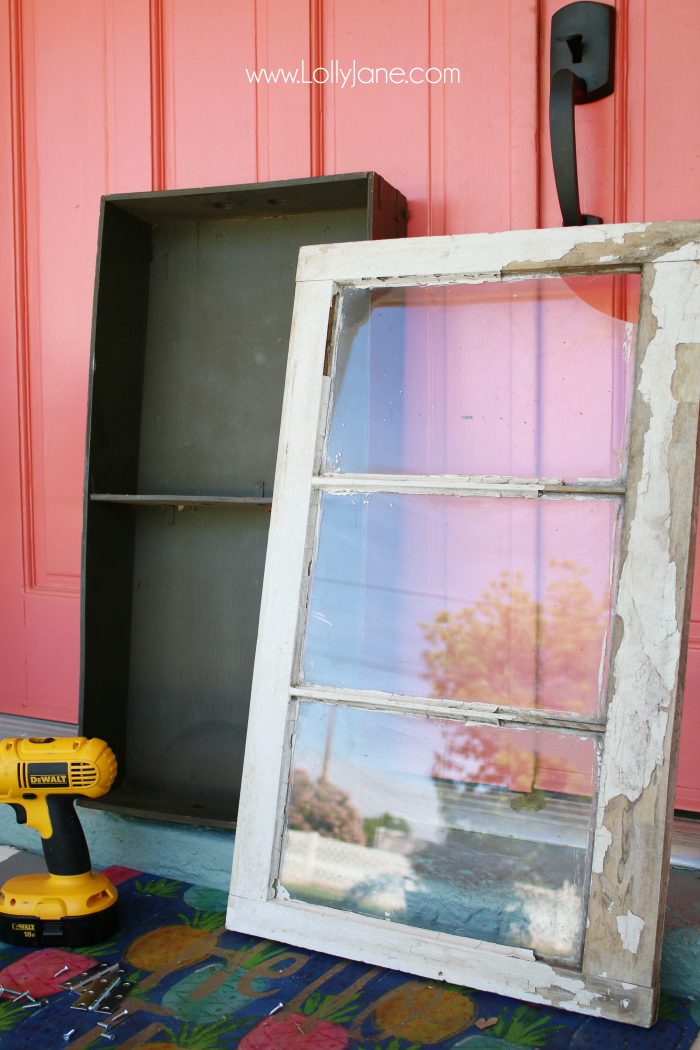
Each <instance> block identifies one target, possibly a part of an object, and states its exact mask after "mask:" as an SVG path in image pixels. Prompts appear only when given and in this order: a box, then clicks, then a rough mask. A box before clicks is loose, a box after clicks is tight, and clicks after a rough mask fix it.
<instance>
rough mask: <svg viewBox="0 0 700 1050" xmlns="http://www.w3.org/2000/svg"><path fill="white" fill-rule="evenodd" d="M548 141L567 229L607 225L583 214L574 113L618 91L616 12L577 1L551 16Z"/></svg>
mask: <svg viewBox="0 0 700 1050" xmlns="http://www.w3.org/2000/svg"><path fill="white" fill-rule="evenodd" d="M550 68H551V86H550V97H549V137H550V141H551V145H552V164H553V166H554V180H555V182H556V187H557V196H558V197H559V206H560V208H561V214H562V219H563V224H564V226H590V225H593V224H595V223H599V222H602V220H601V219H600V218H599V217H598V216H597V215H584V214H583V212H582V211H581V204H580V197H579V188H578V169H577V165H576V123H575V110H576V106H577V105H578V104H579V103H586V102H596V101H597V100H598V99H599V98H605V96H606V95H610V94H611V93H612V91H613V86H614V76H615V8H614V7H610V6H609V5H608V4H602V3H595V2H593V0H578V2H577V3H573V4H568V5H567V6H566V7H562V8H560V9H559V10H558V11H557V12H556V13H555V14H554V15H553V16H552V44H551V63H550Z"/></svg>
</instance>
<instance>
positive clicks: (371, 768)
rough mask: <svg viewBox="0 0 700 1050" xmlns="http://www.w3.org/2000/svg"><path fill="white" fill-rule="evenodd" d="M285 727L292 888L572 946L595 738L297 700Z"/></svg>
mask: <svg viewBox="0 0 700 1050" xmlns="http://www.w3.org/2000/svg"><path fill="white" fill-rule="evenodd" d="M295 740H296V743H295V749H294V754H293V759H292V781H291V788H290V798H289V804H288V807H287V811H286V812H287V826H286V828H285V839H284V853H283V861H282V869H281V877H280V881H281V883H282V886H283V888H284V890H285V891H286V892H287V893H289V894H290V895H291V897H293V898H294V899H296V900H301V901H306V902H309V903H312V904H323V905H327V906H329V907H332V908H339V909H341V910H344V911H352V912H356V913H359V914H362V915H372V916H378V917H380V918H383V919H386V920H389V921H392V922H399V923H406V924H409V925H411V926H419V927H421V928H423V929H427V930H434V931H440V932H445V933H451V934H457V935H461V936H466V937H474V938H479V939H483V940H487V941H493V942H496V943H498V944H507V945H513V946H516V947H523V948H532V949H533V950H534V951H536V952H538V953H539V954H541V955H542V956H544V957H547V958H550V959H555V960H559V961H562V962H574V961H577V960H578V958H579V955H580V949H581V938H582V926H583V916H584V910H585V903H586V902H585V895H586V886H587V883H588V861H587V859H586V853H587V847H588V841H589V830H590V821H591V817H592V802H591V799H592V796H593V793H594V786H595V781H596V745H595V744H594V743H593V742H592V741H591V739H589V738H582V737H579V736H576V735H574V734H571V733H564V732H555V731H553V730H546V729H537V730H535V729H532V730H530V729H528V730H517V729H495V728H490V727H489V728H484V727H481V726H472V725H465V724H459V723H456V722H452V721H447V720H440V719H429V720H428V719H425V718H412V717H409V716H406V715H398V714H386V713H381V712H377V711H368V710H361V709H353V708H348V707H342V706H338V707H330V706H327V705H325V704H316V703H308V702H302V703H300V705H299V721H298V725H297V733H296V737H295Z"/></svg>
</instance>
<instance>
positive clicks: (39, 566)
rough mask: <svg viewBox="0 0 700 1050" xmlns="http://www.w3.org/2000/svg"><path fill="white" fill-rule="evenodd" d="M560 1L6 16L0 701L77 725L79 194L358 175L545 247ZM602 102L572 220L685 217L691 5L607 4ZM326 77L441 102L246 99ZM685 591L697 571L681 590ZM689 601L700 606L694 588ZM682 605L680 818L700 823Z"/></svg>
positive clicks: (460, 226)
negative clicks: (420, 78) (404, 72)
mask: <svg viewBox="0 0 700 1050" xmlns="http://www.w3.org/2000/svg"><path fill="white" fill-rule="evenodd" d="M565 2H566V0H531V2H528V3H524V2H523V0H470V2H469V3H465V2H464V0H382V3H381V4H378V3H376V2H374V0H65V2H64V3H61V4H56V3H54V2H52V0H5V2H4V4H3V7H2V15H1V17H0V32H1V33H2V38H1V46H2V49H3V55H4V61H3V62H2V69H1V70H0V76H1V77H2V89H3V90H2V92H1V93H0V99H1V100H2V101H1V102H0V135H1V136H2V142H3V145H4V146H5V150H4V155H5V156H6V157H11V158H12V164H11V165H5V166H3V170H2V174H1V175H0V178H2V180H3V181H2V202H1V203H0V207H1V208H2V216H3V221H4V226H3V228H4V229H6V230H8V231H11V236H9V237H6V238H4V239H3V242H2V247H1V248H0V268H2V273H3V275H4V276H5V280H4V281H2V282H1V287H0V325H1V328H0V331H1V332H2V346H3V354H2V356H1V360H0V370H1V371H0V399H1V400H0V409H1V410H2V411H1V412H0V420H1V422H0V426H1V427H2V428H3V431H2V440H1V441H0V448H1V451H0V456H2V468H3V469H2V471H1V472H0V485H2V492H1V493H0V496H1V497H2V500H1V503H2V505H1V507H0V538H1V539H2V554H1V555H0V637H1V638H2V642H1V643H0V644H1V646H2V649H1V650H0V653H1V655H2V660H0V668H1V670H0V704H1V705H2V707H3V708H4V709H5V710H7V711H8V712H13V713H17V712H19V713H30V714H32V715H35V716H37V717H50V718H57V719H60V718H65V719H67V720H71V719H74V718H75V717H76V711H77V696H78V687H77V675H78V589H79V548H80V532H81V507H82V503H81V487H82V464H83V445H84V419H85V392H86V383H87V363H88V353H89V341H90V314H91V304H92V287H93V272H94V260H95V245H96V233H97V216H98V205H99V197H100V195H101V194H102V193H106V192H120V191H128V190H139V189H149V188H154V189H160V188H178V187H185V186H196V185H215V184H226V183H236V182H245V181H255V180H266V179H280V178H297V177H303V176H306V175H309V174H333V173H334V172H342V171H353V170H364V169H373V170H377V171H380V172H381V173H382V174H383V175H384V176H385V177H386V178H387V179H389V181H390V182H392V183H393V184H394V185H396V186H397V187H398V188H400V189H401V190H402V191H403V192H404V193H405V194H406V195H407V197H408V198H409V202H410V209H411V218H410V223H409V232H410V233H411V234H413V235H422V234H442V233H463V232H474V231H486V230H499V229H525V228H529V227H536V226H548V225H552V226H557V225H559V224H560V222H561V219H560V215H559V211H558V206H557V202H556V195H555V192H554V181H553V175H552V171H551V161H550V153H549V149H550V147H549V132H548V120H547V106H548V100H549V25H550V20H551V16H552V13H553V12H554V10H556V9H557V8H558V7H561V6H563V4H564V3H565ZM615 6H616V8H617V11H618V53H617V80H616V90H615V94H614V95H613V96H612V97H611V98H609V99H606V100H604V101H602V102H600V103H596V104H594V105H591V106H581V107H577V115H576V119H577V130H578V145H579V167H580V181H581V197H582V203H583V207H584V210H589V211H592V212H595V213H597V214H600V215H602V216H603V217H604V219H606V220H610V221H612V220H615V221H625V220H630V221H633V220H637V219H639V220H642V219H646V220H654V219H670V218H688V217H693V216H694V215H697V212H698V209H697V204H696V198H697V189H696V187H697V183H698V175H699V170H698V169H699V168H700V125H698V122H697V121H695V120H694V119H693V115H692V113H691V112H689V107H691V101H690V100H692V98H693V97H694V88H695V83H694V69H695V63H694V55H693V47H694V43H695V41H696V40H697V38H698V34H699V33H700V6H698V5H697V4H695V3H693V0H666V2H665V3H664V4H663V5H662V4H658V3H656V2H649V0H615ZM333 60H337V61H338V62H339V63H340V65H342V66H348V65H350V64H351V63H352V62H353V60H356V61H357V63H358V65H367V66H385V67H387V68H388V69H391V68H393V67H396V66H403V67H406V68H410V67H411V66H420V67H427V66H430V65H432V66H437V67H439V68H444V67H456V68H458V69H459V70H460V75H461V83H459V84H452V85H450V84H443V85H437V86H434V87H428V86H427V85H425V84H421V85H418V84H416V85H391V84H387V85H358V86H356V87H354V88H350V87H345V88H343V87H341V86H340V85H338V84H334V85H332V84H326V85H323V86H321V85H309V84H302V83H298V84H293V85H292V84H283V83H277V84H265V83H260V84H257V85H256V84H252V83H249V81H248V78H247V76H246V73H245V70H246V68H248V69H249V70H251V71H253V70H257V69H259V68H261V67H262V66H266V67H267V68H269V69H272V70H276V69H291V70H293V69H295V68H298V67H300V63H301V62H302V61H303V62H304V63H305V69H306V73H307V77H308V75H309V73H310V71H311V70H312V69H313V68H314V67H316V66H320V65H325V66H330V64H331V63H332V61H333ZM697 572H698V575H700V568H698V570H697ZM696 594H697V595H700V585H699V586H698V587H697V588H696ZM699 746H700V597H696V600H695V603H694V606H693V624H692V625H691V633H690V651H689V656H688V690H687V696H686V705H685V715H684V732H683V737H682V745H681V757H680V773H679V792H678V802H679V805H681V806H684V807H686V808H690V809H700V777H698V775H697V773H696V769H695V764H694V763H693V762H692V760H691V752H692V751H693V749H697V747H699Z"/></svg>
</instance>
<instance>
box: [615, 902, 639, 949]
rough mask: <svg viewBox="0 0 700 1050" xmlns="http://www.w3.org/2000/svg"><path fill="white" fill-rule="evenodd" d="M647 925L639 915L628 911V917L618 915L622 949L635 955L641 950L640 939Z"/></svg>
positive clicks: (618, 929)
mask: <svg viewBox="0 0 700 1050" xmlns="http://www.w3.org/2000/svg"><path fill="white" fill-rule="evenodd" d="M645 925H646V923H645V922H644V919H641V918H640V917H639V915H635V914H634V912H631V911H628V912H627V914H626V915H618V917H617V932H618V933H619V934H620V940H621V941H622V947H623V948H624V949H625V951H626V952H632V953H635V952H636V951H637V949H638V948H639V939H640V937H641V936H642V930H643V929H644V927H645Z"/></svg>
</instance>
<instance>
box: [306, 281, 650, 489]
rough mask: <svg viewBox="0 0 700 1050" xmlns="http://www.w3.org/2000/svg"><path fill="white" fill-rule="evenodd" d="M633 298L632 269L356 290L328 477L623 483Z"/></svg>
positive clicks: (339, 371) (342, 337) (341, 355)
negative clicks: (398, 475) (433, 476)
mask: <svg viewBox="0 0 700 1050" xmlns="http://www.w3.org/2000/svg"><path fill="white" fill-rule="evenodd" d="M638 302H639V276H638V275H636V274H627V275H618V276H615V277H613V276H612V275H604V276H590V277H583V276H575V277H567V278H561V277H551V278H546V279H530V280H519V281H503V282H494V283H490V284H480V285H473V284H472V285H450V286H446V287H445V286H443V287H420V288H415V287H412V288H388V289H367V288H360V289H348V290H347V291H346V292H345V293H344V296H343V312H342V321H341V326H340V334H339V338H338V346H337V354H336V367H335V378H334V401H333V409H332V415H331V425H330V431H329V437H328V443H327V448H326V461H325V467H324V469H325V470H326V471H331V472H337V471H342V472H344V473H389V474H391V473H411V474H413V473H416V474H495V475H500V474H505V475H512V474H515V475H520V476H528V477H533V476H539V477H553V478H562V479H564V480H572V479H574V478H618V477H622V476H624V473H625V467H626V444H627V416H628V406H629V394H630V380H631V375H632V369H633V356H634V354H633V348H634V342H635V339H636V324H635V323H631V322H633V321H636V318H637V311H638ZM620 318H629V319H630V320H629V321H628V320H622V319H620Z"/></svg>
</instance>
